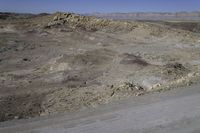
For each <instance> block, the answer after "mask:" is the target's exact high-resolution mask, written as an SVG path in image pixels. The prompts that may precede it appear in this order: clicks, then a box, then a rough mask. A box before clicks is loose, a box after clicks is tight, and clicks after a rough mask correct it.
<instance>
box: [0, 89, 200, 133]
mask: <svg viewBox="0 0 200 133" xmlns="http://www.w3.org/2000/svg"><path fill="white" fill-rule="evenodd" d="M0 133H200V87H199V86H192V87H188V88H180V89H176V90H171V91H167V92H162V93H153V94H148V95H145V96H141V97H135V98H133V99H130V100H126V101H121V102H120V103H114V104H109V105H105V106H101V107H99V108H97V109H90V110H84V111H80V112H74V113H68V114H62V115H56V116H49V117H40V118H34V119H29V120H14V121H10V122H4V123H0Z"/></svg>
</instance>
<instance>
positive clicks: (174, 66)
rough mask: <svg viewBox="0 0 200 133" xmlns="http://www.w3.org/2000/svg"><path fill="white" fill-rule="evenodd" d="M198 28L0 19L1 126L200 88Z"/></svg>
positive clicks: (74, 18) (85, 19) (67, 18)
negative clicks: (2, 123)
mask: <svg viewBox="0 0 200 133" xmlns="http://www.w3.org/2000/svg"><path fill="white" fill-rule="evenodd" d="M199 29H200V22H198V21H195V22H188V21H187V22H183V21H162V22H161V21H159V22H157V21H125V20H107V19H103V18H96V17H91V16H82V15H78V14H73V13H61V12H57V13H54V14H39V15H30V14H25V15H21V16H20V15H16V14H14V15H13V14H3V13H2V14H0V121H7V120H12V119H22V118H26V119H27V118H32V117H36V116H47V115H53V114H58V113H63V112H74V111H77V110H84V109H86V108H96V107H98V105H102V104H107V103H110V102H114V101H119V100H122V99H128V98H130V97H134V96H141V95H145V94H148V93H151V92H154V91H158V92H159V91H165V90H169V89H171V88H178V87H182V86H190V85H193V84H198V83H199V81H200V34H199Z"/></svg>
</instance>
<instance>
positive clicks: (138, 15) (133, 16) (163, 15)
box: [86, 11, 200, 20]
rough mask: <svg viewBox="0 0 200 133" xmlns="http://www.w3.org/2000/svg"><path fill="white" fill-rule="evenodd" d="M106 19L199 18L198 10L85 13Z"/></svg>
mask: <svg viewBox="0 0 200 133" xmlns="http://www.w3.org/2000/svg"><path fill="white" fill-rule="evenodd" d="M86 15H91V16H96V17H101V18H107V19H128V20H200V12H198V11H197V12H177V13H169V12H165V13H164V12H163V13H160V12H135V13H92V14H86Z"/></svg>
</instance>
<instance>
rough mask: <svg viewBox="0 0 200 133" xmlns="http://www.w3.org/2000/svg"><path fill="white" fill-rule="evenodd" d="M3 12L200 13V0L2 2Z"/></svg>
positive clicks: (38, 0) (0, 8)
mask: <svg viewBox="0 0 200 133" xmlns="http://www.w3.org/2000/svg"><path fill="white" fill-rule="evenodd" d="M0 11H1V12H2V11H3V12H5V11H6V12H28V13H41V12H50V13H52V12H56V11H68V12H76V13H91V12H149V11H152V12H177V11H200V0H0Z"/></svg>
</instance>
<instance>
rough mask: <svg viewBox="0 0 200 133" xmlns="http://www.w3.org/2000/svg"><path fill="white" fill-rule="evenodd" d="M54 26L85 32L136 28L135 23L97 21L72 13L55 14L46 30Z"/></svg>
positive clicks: (96, 19) (93, 18)
mask: <svg viewBox="0 0 200 133" xmlns="http://www.w3.org/2000/svg"><path fill="white" fill-rule="evenodd" d="M56 26H67V27H69V28H71V29H82V30H86V31H97V30H102V31H107V32H113V31H121V32H122V31H131V30H133V29H134V28H135V27H137V24H136V23H131V22H122V21H111V20H105V19H98V18H95V17H89V16H81V15H78V14H73V13H56V14H54V15H53V17H52V21H50V22H49V23H48V25H47V26H46V28H50V27H56Z"/></svg>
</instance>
